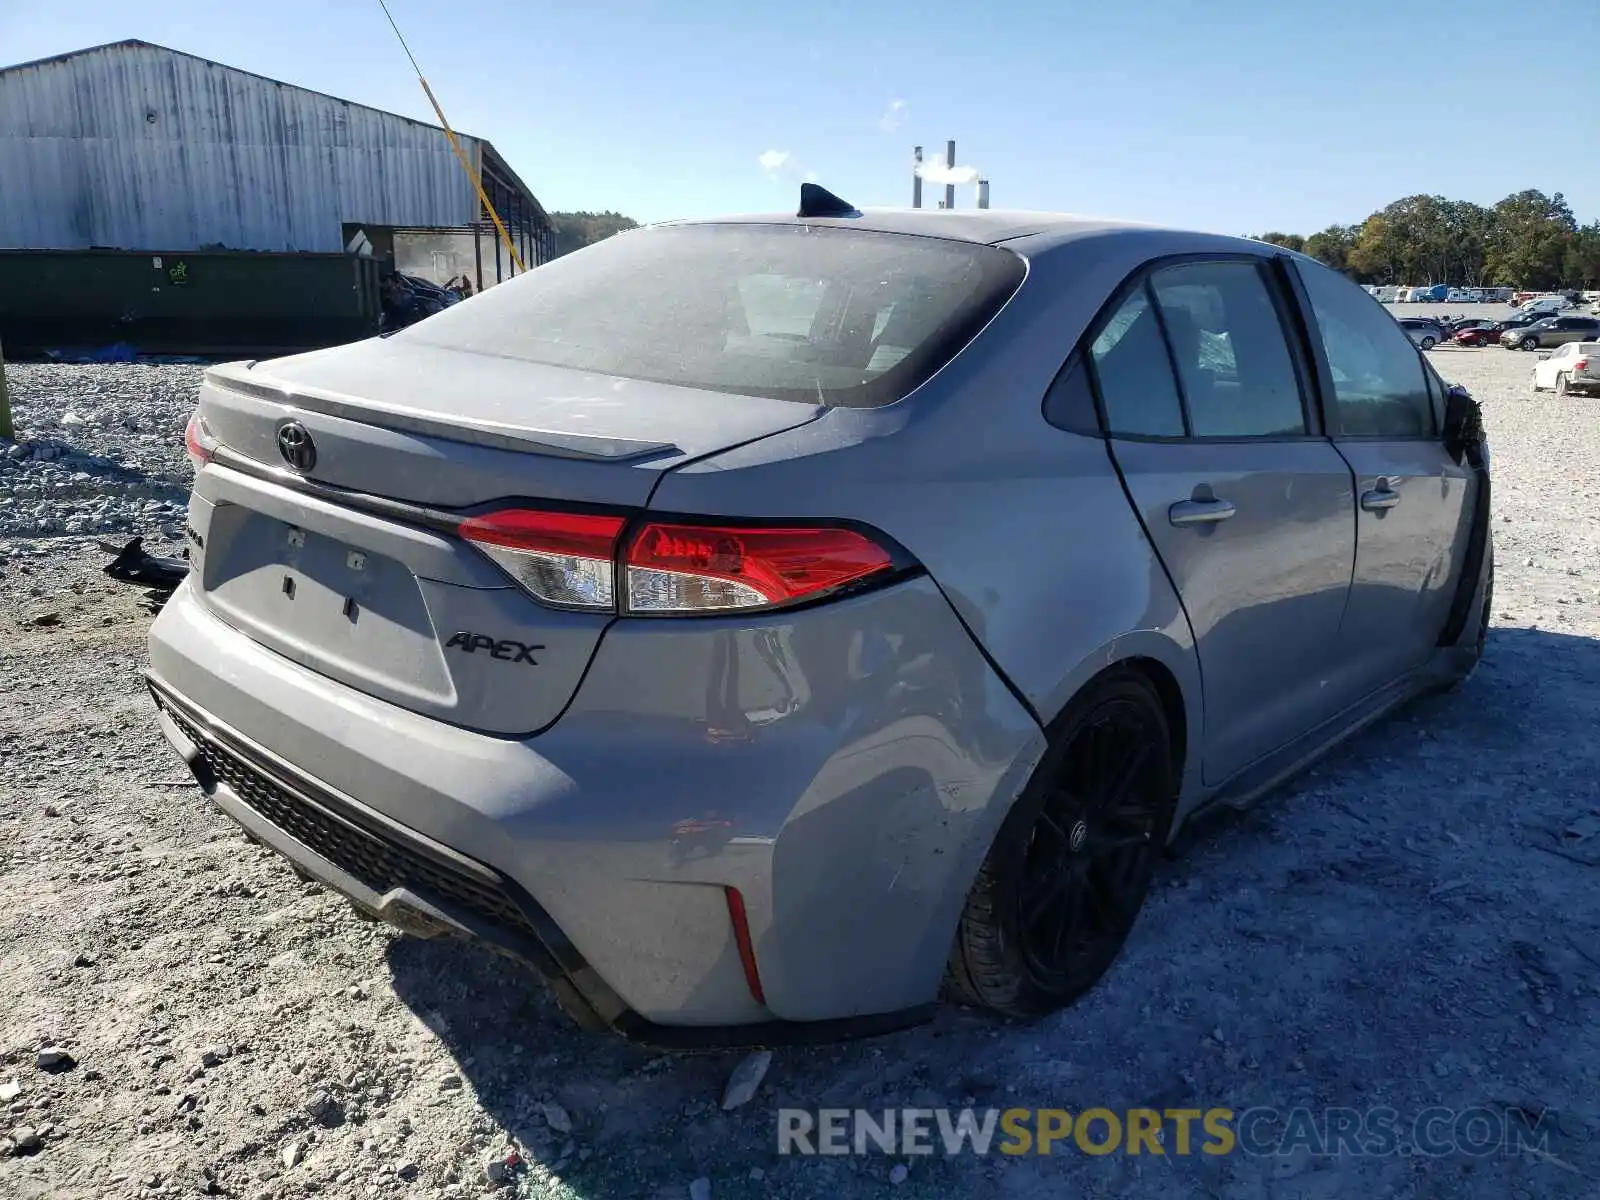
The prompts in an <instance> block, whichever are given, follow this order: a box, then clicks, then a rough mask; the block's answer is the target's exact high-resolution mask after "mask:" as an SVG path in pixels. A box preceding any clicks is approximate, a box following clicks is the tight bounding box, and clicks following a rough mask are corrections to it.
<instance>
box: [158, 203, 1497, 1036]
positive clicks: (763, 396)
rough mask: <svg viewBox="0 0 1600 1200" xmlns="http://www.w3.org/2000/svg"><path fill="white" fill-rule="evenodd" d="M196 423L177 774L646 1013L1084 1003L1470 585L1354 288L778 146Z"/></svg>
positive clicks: (626, 1013)
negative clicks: (1204, 828) (1187, 884)
mask: <svg viewBox="0 0 1600 1200" xmlns="http://www.w3.org/2000/svg"><path fill="white" fill-rule="evenodd" d="M188 442H189V451H190V454H191V456H192V458H193V460H194V462H195V466H196V469H197V474H196V479H195V485H194V494H193V498H192V500H191V507H190V518H189V521H190V530H189V537H190V541H191V548H190V561H191V573H190V576H189V579H188V581H187V582H186V583H185V584H184V585H183V586H182V587H181V588H180V589H179V590H178V592H177V594H176V595H175V596H174V597H173V599H172V600H171V602H170V603H168V604H167V605H166V607H165V609H164V610H163V611H162V613H161V615H160V617H159V618H158V619H157V620H156V622H155V625H154V628H153V630H152V632H151V635H150V657H151V669H150V680H149V682H150V688H151V691H152V693H153V694H154V697H155V702H156V705H157V708H158V710H159V714H160V722H161V726H162V728H163V730H164V731H165V733H166V736H167V737H168V738H169V739H170V740H171V742H172V743H173V745H174V746H175V747H176V748H177V749H178V751H179V753H180V754H182V755H183V757H184V758H185V760H186V761H187V762H188V764H189V766H190V767H191V768H192V770H193V772H194V774H195V777H196V779H197V780H198V781H199V784H200V786H201V787H202V788H203V789H204V790H205V792H206V793H207V794H208V795H209V796H210V797H211V798H212V799H213V800H214V801H215V802H216V803H217V804H218V805H220V806H221V807H222V808H223V809H224V810H225V811H226V812H227V813H228V814H229V815H230V816H232V817H233V818H234V819H235V820H236V821H238V822H239V824H241V825H242V826H244V828H245V829H246V830H247V831H248V832H249V833H250V834H251V835H252V836H253V837H254V838H256V839H258V840H259V841H261V842H262V843H265V844H266V845H267V846H270V847H272V848H273V849H275V850H277V851H278V852H280V853H282V854H283V855H284V856H285V857H287V858H288V859H290V860H291V862H292V863H294V864H295V865H296V867H297V868H298V869H299V870H300V871H301V872H302V873H304V874H306V875H308V876H310V877H312V878H314V879H317V880H320V881H322V882H324V883H326V884H327V885H328V886H330V887H332V888H334V889H337V890H338V891H339V892H342V893H343V894H345V895H346V896H347V897H349V898H350V899H351V900H352V901H353V902H354V903H355V904H356V905H357V907H358V908H360V909H362V910H363V911H365V912H366V913H367V914H369V915H376V916H379V917H382V918H384V919H386V920H389V921H391V922H392V923H394V924H395V925H398V926H400V927H401V928H403V929H406V930H409V931H411V932H413V933H418V934H421V935H424V936H430V935H433V934H438V933H454V934H458V935H461V934H465V935H467V936H470V937H472V938H475V939H478V940H480V941H481V942H483V943H486V944H488V945H490V946H493V947H496V948H498V949H500V950H502V951H504V952H506V953H509V954H511V955H514V956H516V957H518V958H519V959H521V960H523V961H524V962H526V963H528V964H529V965H530V966H531V967H532V968H533V969H534V970H535V971H537V972H538V973H539V974H540V975H542V976H543V977H544V979H545V980H546V981H547V982H548V983H549V985H550V986H551V987H552V988H553V989H554V991H555V994H556V996H557V997H558V999H559V1000H560V1002H561V1003H562V1005H563V1007H564V1008H565V1009H566V1010H567V1011H568V1012H569V1013H570V1014H571V1015H572V1016H573V1017H574V1018H575V1019H576V1020H578V1021H579V1022H580V1023H582V1024H583V1025H585V1026H587V1027H591V1028H595V1029H612V1030H615V1031H617V1032H619V1033H622V1034H624V1035H626V1036H629V1037H632V1038H636V1039H639V1040H641V1041H646V1042H652V1043H656V1044H661V1045H668V1046H710V1045H733V1044H739V1045H743V1044H771V1043H774V1042H779V1041H784V1040H793V1039H801V1038H832V1037H840V1036H846V1035H851V1034H865V1033H874V1032H881V1031H885V1030H888V1029H892V1028H895V1027H898V1026H902V1025H905V1024H909V1023H911V1022H914V1021H916V1020H918V1019H921V1018H925V1017H926V1016H927V1015H928V1014H929V1013H930V1012H931V1010H932V1008H933V1005H934V1003H935V1001H936V999H937V998H938V997H939V996H940V994H941V992H943V994H945V995H947V996H949V997H951V998H953V999H955V1000H957V1001H960V1002H963V1003H967V1004H972V1005H979V1006H984V1007H987V1008H990V1009H994V1010H998V1011H999V1012H1001V1013H1005V1014H1010V1015H1017V1016H1028V1015H1035V1014H1041V1013H1045V1012H1048V1011H1051V1010H1053V1009H1056V1008H1058V1007H1060V1006H1061V1005H1064V1004H1066V1003H1068V1002H1069V1001H1071V1000H1072V999H1073V998H1074V997H1075V996H1077V995H1079V994H1080V993H1082V992H1083V991H1084V990H1085V989H1087V988H1089V987H1090V986H1092V985H1093V984H1094V982H1095V981H1096V979H1097V978H1098V977H1099V976H1100V975H1101V974H1102V973H1103V972H1105V971H1106V970H1107V968H1108V967H1109V966H1110V965H1111V964H1112V962H1113V960H1114V959H1115V958H1116V956H1117V953H1118V951H1119V949H1120V947H1121V946H1122V944H1123V943H1124V941H1125V939H1126V938H1127V937H1128V935H1129V933H1130V930H1131V929H1132V928H1133V925H1134V921H1135V917H1136V915H1137V913H1138V911H1139V909H1140V906H1141V904H1142V903H1143V900H1144V897H1145V893H1146V891H1147V889H1148V887H1149V885H1150V880H1151V876H1152V872H1153V871H1154V869H1155V866H1156V862H1157V859H1158V857H1159V855H1160V853H1161V850H1162V847H1163V846H1164V845H1165V844H1168V843H1169V842H1170V841H1171V839H1173V838H1174V837H1175V835H1176V834H1177V831H1178V830H1179V828H1180V826H1181V825H1182V824H1183V823H1184V822H1185V821H1187V820H1188V819H1190V818H1191V817H1193V816H1194V815H1195V814H1196V813H1198V812H1200V811H1201V810H1203V809H1205V808H1207V807H1209V806H1214V805H1227V806H1236V807H1237V806H1243V805H1245V804H1248V803H1250V802H1251V801H1253V800H1254V799H1255V798H1257V797H1258V796H1260V795H1261V794H1263V793H1264V792H1265V791H1267V790H1268V789H1270V788H1271V787H1273V786H1274V785H1275V784H1277V783H1279V782H1280V781H1282V780H1283V779H1285V778H1286V777H1287V776H1289V775H1291V774H1292V773H1294V772H1295V771H1297V770H1299V769H1300V768H1302V767H1304V766H1305V765H1306V764H1308V763H1309V762H1311V761H1312V760H1314V759H1315V758H1317V757H1318V756H1319V755H1321V754H1322V753H1323V752H1324V751H1326V750H1327V749H1328V748H1329V747H1331V746H1333V745H1334V744H1336V743H1337V742H1339V741H1340V740H1341V739H1343V738H1346V737H1348V736H1349V735H1350V734H1352V733H1353V732H1354V731H1356V730H1358V729H1360V728H1361V727H1363V726H1364V725H1366V724H1368V723H1369V722H1371V721H1373V720H1375V719H1376V718H1378V717H1380V716H1382V715H1383V714H1384V713H1385V712H1387V711H1388V710H1390V709H1391V708H1393V707H1394V706H1395V705H1397V704H1399V703H1401V702H1402V701H1404V700H1406V699H1407V698H1408V697H1411V696H1414V695H1416V694H1418V693H1419V692H1423V691H1428V690H1436V689H1440V688H1445V687H1448V686H1450V685H1451V684H1453V683H1455V682H1457V681H1459V680H1460V679H1462V678H1464V677H1465V676H1466V675H1467V674H1468V673H1469V672H1470V671H1471V670H1472V668H1473V666H1474V664H1475V663H1476V661H1477V659H1478V657H1479V655H1480V653H1481V650H1482V646H1483V637H1484V624H1485V617H1486V615H1487V610H1488V606H1489V596H1490V588H1491V580H1492V562H1491V548H1490V542H1489V525H1488V516H1489V474H1488V471H1489V456H1488V450H1487V446H1486V444H1485V442H1484V440H1483V434H1482V428H1481V424H1480V422H1479V419H1478V411H1477V408H1476V406H1475V404H1474V402H1473V401H1472V399H1471V397H1470V396H1468V395H1467V394H1466V393H1465V392H1464V391H1462V390H1460V389H1458V388H1451V387H1448V386H1447V385H1446V384H1445V383H1444V382H1442V381H1441V379H1440V378H1439V376H1438V375H1436V374H1435V372H1434V370H1433V369H1432V367H1431V366H1429V364H1428V363H1427V362H1426V361H1425V359H1424V358H1423V356H1422V355H1421V354H1420V353H1419V352H1418V350H1417V349H1416V347H1414V346H1413V345H1412V344H1411V342H1410V341H1409V340H1408V338H1407V336H1406V334H1405V332H1404V331H1403V330H1402V329H1401V328H1400V327H1399V326H1398V325H1397V324H1396V323H1395V321H1394V319H1393V318H1392V317H1390V315H1389V314H1388V313H1387V312H1386V311H1385V309H1384V308H1383V307H1382V306H1380V305H1379V304H1378V303H1377V301H1375V300H1373V299H1372V298H1371V297H1370V296H1368V295H1367V294H1365V293H1364V292H1363V291H1362V290H1361V289H1360V288H1358V287H1357V286H1356V285H1354V284H1353V283H1350V282H1349V281H1347V280H1346V279H1344V278H1343V277H1342V276H1340V275H1338V274H1336V273H1334V272H1332V271H1330V270H1329V269H1327V268H1325V267H1323V266H1321V265H1319V264H1318V263H1316V262H1314V261H1313V260H1311V259H1309V258H1305V257H1303V256H1301V255H1298V254H1293V253H1290V252H1287V251H1284V250H1281V249H1279V248H1278V247H1276V246H1272V245H1267V244H1264V243H1260V242H1253V241H1245V240H1240V239H1237V238H1230V237H1221V236H1213V235H1209V234H1199V233H1185V232H1178V231H1174V230H1168V229H1159V228H1152V227H1146V226H1138V225H1131V224H1118V223H1113V222H1107V221H1101V220H1085V219H1081V218H1076V217H1069V216H1056V215H1041V214H1028V213H1022V214H1018V213H1003V212H999V211H988V210H984V211H974V212H961V213H955V212H938V211H931V212H930V211H920V210H919V211H910V212H868V213H861V212H858V211H856V210H854V209H852V208H851V207H850V206H848V205H847V204H844V203H843V202H842V201H839V200H838V199H837V198H836V197H833V196H831V195H829V194H828V193H826V192H824V191H822V190H821V189H817V188H808V189H807V190H806V193H805V195H804V196H803V199H802V205H801V210H800V213H799V214H798V215H795V216H788V215H779V216H760V217H737V218H730V219H726V220H714V221H700V222H686V223H679V224H667V225H662V226H654V227H650V228H646V229H642V230H638V231H636V232H630V233H626V234H622V235H620V236H617V237H614V238H611V239H609V240H607V241H604V242H602V243H600V244H598V245H596V246H593V247H590V248H588V249H585V250H582V251H580V252H578V253H576V254H573V255H570V256H568V257H565V258H562V259H559V260H557V261H555V262H553V263H550V264H548V265H546V266H543V267H540V268H539V269H537V270H535V271H532V272H530V273H529V274H527V275H525V276H522V277H520V278H518V279H516V280H513V281H511V282H508V283H505V284H502V285H500V286H498V287H495V288H492V289H490V290H489V291H487V292H486V293H484V294H482V295H480V296H477V297H474V298H472V299H470V300H467V301H466V302H465V303H462V304H460V305H457V306H455V307H453V308H450V309H447V310H446V311H444V312H442V313H439V314H438V315H436V316H433V317H430V318H429V319H427V320H424V321H422V322H421V323H419V324H417V325H415V326H413V327H411V328H408V329H404V330H401V331H399V332H398V333H395V334H393V335H392V336H387V337H382V338H377V339H373V340H370V341H365V342H361V343H357V344H354V345H348V346H340V347H336V348H334V349H329V350H322V351H317V352H315V353H310V354H302V355H297V356H294V357H290V358H282V359H278V360H275V361H270V362H256V363H238V364H233V365H228V366H220V367H215V368H213V369H211V370H210V371H209V372H207V375H206V378H205V382H204V384H203V386H202V388H201V391H200V397H199V407H198V410H197V411H196V413H195V415H194V418H193V419H192V421H191V423H190V427H189V432H188Z"/></svg>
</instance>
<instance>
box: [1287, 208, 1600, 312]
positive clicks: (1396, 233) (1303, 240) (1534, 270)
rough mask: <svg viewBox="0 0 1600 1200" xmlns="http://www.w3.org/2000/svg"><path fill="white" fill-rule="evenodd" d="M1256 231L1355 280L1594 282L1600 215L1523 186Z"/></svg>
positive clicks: (1599, 271) (1599, 257) (1540, 285)
mask: <svg viewBox="0 0 1600 1200" xmlns="http://www.w3.org/2000/svg"><path fill="white" fill-rule="evenodd" d="M1257 236H1258V240H1260V241H1264V242H1272V243H1273V244H1274V245H1278V246H1284V247H1286V248H1288V249H1290V250H1299V251H1303V252H1304V253H1306V254H1309V255H1311V256H1312V257H1313V258H1315V259H1318V260H1319V261H1321V262H1324V263H1327V264H1328V265H1329V266H1330V267H1333V268H1334V269H1335V270H1338V271H1343V272H1344V273H1345V274H1346V275H1349V276H1350V277H1351V278H1352V279H1354V280H1355V281H1356V282H1357V283H1376V284H1388V283H1398V284H1414V285H1422V284H1430V283H1448V284H1450V285H1452V286H1455V287H1516V288H1526V289H1529V290H1538V291H1549V290H1554V289H1557V288H1563V287H1567V288H1583V289H1588V288H1596V287H1600V221H1591V222H1590V223H1589V224H1587V225H1582V226H1580V225H1579V224H1578V222H1577V219H1576V218H1575V217H1574V216H1573V215H1572V209H1571V207H1570V206H1569V205H1568V204H1567V202H1566V200H1565V199H1564V198H1563V197H1562V195H1561V193H1560V192H1557V193H1555V195H1553V196H1546V195H1545V194H1544V193H1543V192H1540V191H1535V190H1532V189H1530V190H1528V191H1525V192H1517V193H1516V194H1515V195H1512V196H1507V197H1506V198H1505V199H1504V200H1502V201H1500V202H1499V203H1498V204H1496V205H1494V206H1493V207H1490V208H1485V207H1483V206H1482V205H1481V204H1473V203H1471V202H1469V201H1466V200H1447V199H1445V197H1443V196H1407V197H1405V198H1404V199H1403V200H1396V201H1395V202H1394V203H1393V204H1390V205H1389V206H1387V207H1386V208H1382V209H1380V210H1379V211H1377V212H1375V213H1373V214H1372V215H1371V216H1370V217H1368V218H1367V219H1366V220H1365V221H1362V222H1361V223H1360V224H1359V225H1330V226H1328V228H1326V229H1324V230H1322V231H1321V232H1320V233H1313V234H1312V235H1311V236H1310V237H1302V236H1300V235H1299V234H1293V233H1277V232H1273V233H1263V234H1260V235H1257Z"/></svg>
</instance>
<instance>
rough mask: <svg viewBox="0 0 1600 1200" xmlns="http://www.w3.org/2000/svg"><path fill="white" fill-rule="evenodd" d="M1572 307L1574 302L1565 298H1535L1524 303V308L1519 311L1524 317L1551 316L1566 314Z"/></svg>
mask: <svg viewBox="0 0 1600 1200" xmlns="http://www.w3.org/2000/svg"><path fill="white" fill-rule="evenodd" d="M1571 307H1572V302H1571V301H1569V300H1568V299H1567V298H1566V297H1565V296H1535V297H1534V298H1533V299H1532V300H1526V301H1524V302H1523V304H1522V307H1521V308H1519V309H1517V311H1518V312H1519V313H1521V314H1522V315H1523V316H1527V315H1528V314H1529V313H1544V314H1546V315H1547V316H1549V315H1553V314H1555V313H1558V312H1565V311H1566V310H1567V309H1569V308H1571Z"/></svg>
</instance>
